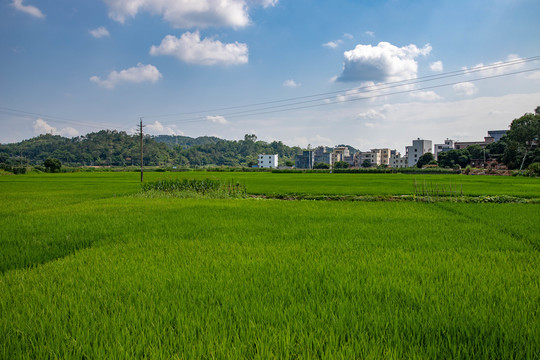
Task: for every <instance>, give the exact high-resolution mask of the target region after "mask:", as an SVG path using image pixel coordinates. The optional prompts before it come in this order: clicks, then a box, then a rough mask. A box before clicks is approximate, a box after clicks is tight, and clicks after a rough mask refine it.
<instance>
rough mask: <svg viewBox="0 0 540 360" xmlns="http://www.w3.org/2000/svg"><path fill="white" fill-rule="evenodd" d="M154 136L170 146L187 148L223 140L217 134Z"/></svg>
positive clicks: (159, 141)
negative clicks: (194, 136)
mask: <svg viewBox="0 0 540 360" xmlns="http://www.w3.org/2000/svg"><path fill="white" fill-rule="evenodd" d="M153 138H154V140H156V141H157V142H158V143H164V144H167V145H168V146H170V147H177V146H180V147H182V148H184V149H187V148H190V147H192V146H196V145H207V144H215V143H217V142H218V141H222V140H223V139H220V138H218V137H215V136H200V137H197V138H192V137H189V136H181V135H157V136H154V137H153Z"/></svg>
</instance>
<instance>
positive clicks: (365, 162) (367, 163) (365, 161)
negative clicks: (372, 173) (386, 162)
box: [362, 159, 371, 168]
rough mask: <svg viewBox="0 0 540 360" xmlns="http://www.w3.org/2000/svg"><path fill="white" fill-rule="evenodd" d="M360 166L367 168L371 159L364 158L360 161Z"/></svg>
mask: <svg viewBox="0 0 540 360" xmlns="http://www.w3.org/2000/svg"><path fill="white" fill-rule="evenodd" d="M362 167H363V168H368V167H371V161H370V160H369V159H366V160H364V161H363V162H362Z"/></svg>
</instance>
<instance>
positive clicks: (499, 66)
mask: <svg viewBox="0 0 540 360" xmlns="http://www.w3.org/2000/svg"><path fill="white" fill-rule="evenodd" d="M520 60H523V59H522V58H520V57H519V56H518V55H515V54H510V55H508V57H507V58H506V61H496V62H493V63H490V64H487V65H485V64H484V63H480V64H478V65H475V66H473V67H471V68H468V67H464V68H463V70H465V73H466V74H470V73H471V72H478V73H479V74H481V75H482V76H497V75H502V74H506V73H509V72H512V71H516V70H520V69H523V68H524V67H525V63H524V62H520ZM506 62H510V63H509V64H504V63H506ZM486 66H487V67H488V68H487V69H484V70H483V68H484V67H486Z"/></svg>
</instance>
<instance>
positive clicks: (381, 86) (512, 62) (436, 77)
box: [144, 56, 540, 120]
mask: <svg viewBox="0 0 540 360" xmlns="http://www.w3.org/2000/svg"><path fill="white" fill-rule="evenodd" d="M538 60H540V56H533V57H529V58H523V59H514V60H508V61H505V62H500V63H495V64H491V65H483V66H476V67H472V68H470V69H468V68H466V69H461V70H455V71H450V72H446V73H442V74H434V75H427V76H423V77H419V78H411V79H406V80H399V81H392V82H385V83H379V84H374V85H364V86H359V87H354V88H349V89H342V90H337V91H331V92H325V93H319V94H313V95H306V96H300V97H293V98H287V99H281V100H273V101H266V102H259V103H254V104H246V105H238V106H230V107H222V108H214V109H208V110H201V111H193V112H183V113H171V114H162V115H146V116H144V117H145V118H163V117H175V116H182V115H194V114H201V113H211V112H216V111H227V110H234V109H242V108H249V107H258V106H263V105H271V104H278V103H284V102H293V101H297V100H304V99H310V98H319V99H312V100H307V101H301V102H295V103H293V104H284V105H280V106H281V107H284V106H290V105H297V104H302V103H309V102H316V101H321V100H326V99H327V96H329V95H335V94H341V93H343V92H352V91H360V90H363V92H370V91H379V90H386V89H389V88H395V87H401V86H407V85H414V84H418V83H423V82H428V81H436V80H441V79H445V78H450V77H456V76H461V75H466V74H472V73H477V72H482V71H489V70H497V69H500V68H504V67H508V66H515V65H520V64H524V63H528V62H532V61H538ZM321 97H322V98H321ZM188 120H190V119H188Z"/></svg>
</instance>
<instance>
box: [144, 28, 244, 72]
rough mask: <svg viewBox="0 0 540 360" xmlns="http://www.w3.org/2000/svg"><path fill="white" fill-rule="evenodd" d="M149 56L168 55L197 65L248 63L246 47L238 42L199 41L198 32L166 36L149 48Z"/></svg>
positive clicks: (206, 39) (207, 39)
mask: <svg viewBox="0 0 540 360" xmlns="http://www.w3.org/2000/svg"><path fill="white" fill-rule="evenodd" d="M150 54H151V55H170V56H174V57H176V58H178V59H180V60H182V61H184V62H187V63H192V64H199V65H215V64H224V65H237V64H246V63H247V62H248V46H247V45H246V44H241V43H238V42H235V43H231V44H223V43H222V42H221V41H219V40H213V39H209V38H205V39H203V40H201V37H200V35H199V32H198V31H195V32H193V33H191V32H186V33H184V34H182V36H181V37H180V38H177V37H176V36H173V35H167V36H165V38H164V39H163V40H162V41H161V44H160V45H159V46H154V45H152V47H151V48H150Z"/></svg>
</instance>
